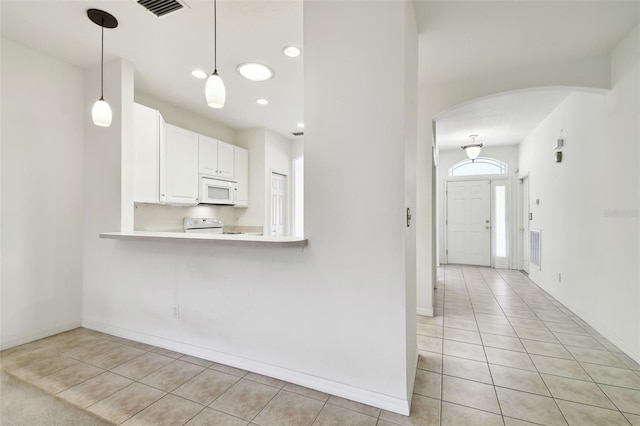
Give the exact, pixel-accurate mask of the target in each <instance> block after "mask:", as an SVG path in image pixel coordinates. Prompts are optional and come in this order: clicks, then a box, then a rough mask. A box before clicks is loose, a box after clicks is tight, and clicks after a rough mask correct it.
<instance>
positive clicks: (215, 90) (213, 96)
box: [205, 0, 227, 108]
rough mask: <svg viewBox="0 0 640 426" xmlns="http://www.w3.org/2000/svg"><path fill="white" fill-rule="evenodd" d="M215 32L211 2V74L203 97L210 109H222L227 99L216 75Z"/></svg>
mask: <svg viewBox="0 0 640 426" xmlns="http://www.w3.org/2000/svg"><path fill="white" fill-rule="evenodd" d="M217 31H218V23H217V22H216V0H213V74H211V75H210V76H209V79H208V80H207V85H206V87H205V95H206V97H207V104H208V105H209V106H210V107H211V108H222V107H223V106H224V101H225V100H226V98H227V91H226V90H225V88H224V82H223V81H222V78H220V76H219V75H218V66H217V65H218V64H217V53H218V52H217V50H218V49H217V41H218V37H217Z"/></svg>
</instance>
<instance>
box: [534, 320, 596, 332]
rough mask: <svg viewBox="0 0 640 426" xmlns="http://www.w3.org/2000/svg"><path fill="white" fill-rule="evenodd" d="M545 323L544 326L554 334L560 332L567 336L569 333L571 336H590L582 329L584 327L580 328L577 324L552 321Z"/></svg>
mask: <svg viewBox="0 0 640 426" xmlns="http://www.w3.org/2000/svg"><path fill="white" fill-rule="evenodd" d="M543 322H544V325H546V326H547V328H548V329H549V330H551V331H552V332H554V333H555V332H558V333H565V334H566V333H569V334H581V335H587V334H588V333H587V332H586V331H584V330H583V329H582V327H580V326H579V325H577V324H567V323H563V322H551V321H543Z"/></svg>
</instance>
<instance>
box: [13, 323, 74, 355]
mask: <svg viewBox="0 0 640 426" xmlns="http://www.w3.org/2000/svg"><path fill="white" fill-rule="evenodd" d="M80 326H82V324H81V323H80V321H74V322H70V323H67V324H63V325H60V326H58V327H52V328H47V329H46V330H42V331H38V332H36V333H30V334H26V335H23V336H15V337H11V338H9V340H7V341H6V342H5V341H3V342H0V351H4V350H5V349H10V348H13V347H15V346H20V345H24V344H25V343H31V342H33V341H35V340H40V339H44V338H45V337H49V336H53V335H54V334H59V333H64V332H65V331H69V330H73V329H74V328H78V327H80Z"/></svg>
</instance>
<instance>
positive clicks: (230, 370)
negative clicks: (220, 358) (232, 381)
mask: <svg viewBox="0 0 640 426" xmlns="http://www.w3.org/2000/svg"><path fill="white" fill-rule="evenodd" d="M209 368H210V369H212V370H217V371H221V372H223V373H227V374H231V375H232V376H238V377H244V376H246V375H247V371H245V370H241V369H239V368H235V367H231V366H229V365H224V364H218V363H217V362H214V363H213V365H212V366H210V367H209Z"/></svg>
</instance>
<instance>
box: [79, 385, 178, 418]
mask: <svg viewBox="0 0 640 426" xmlns="http://www.w3.org/2000/svg"><path fill="white" fill-rule="evenodd" d="M165 395H166V393H165V392H163V391H161V390H159V389H155V388H152V387H151V386H147V385H143V384H141V383H133V384H131V385H130V386H127V387H126V388H124V389H122V390H119V391H118V392H116V393H114V394H113V395H111V396H109V397H107V398H105V399H103V400H102V401H99V402H97V403H95V404H93V405H91V406H90V407H89V408H88V409H89V411H91V412H92V413H94V414H97V415H98V416H100V417H102V418H103V419H107V420H109V421H111V422H114V423H116V424H120V423H122V422H124V421H125V420H127V419H128V418H130V417H132V416H134V415H136V414H138V413H139V412H140V411H142V410H144V409H145V408H147V407H148V406H149V405H151V404H153V403H154V402H156V401H157V400H159V399H160V398H162V397H163V396H165Z"/></svg>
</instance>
